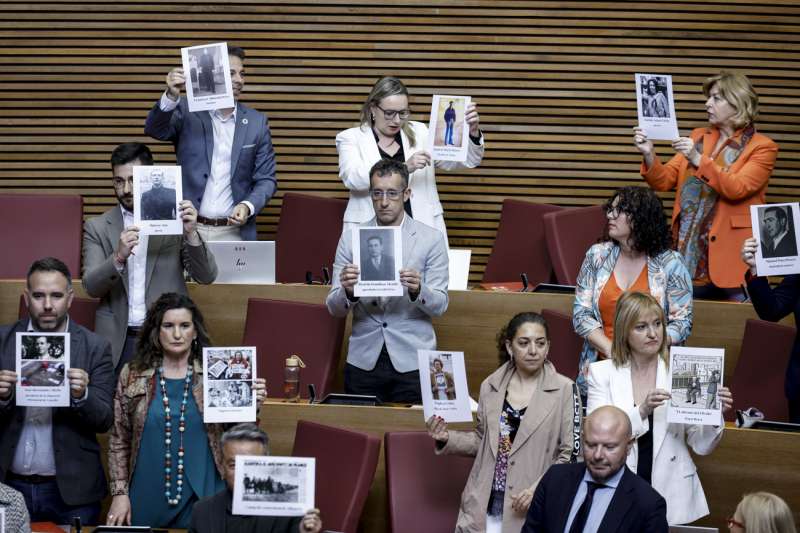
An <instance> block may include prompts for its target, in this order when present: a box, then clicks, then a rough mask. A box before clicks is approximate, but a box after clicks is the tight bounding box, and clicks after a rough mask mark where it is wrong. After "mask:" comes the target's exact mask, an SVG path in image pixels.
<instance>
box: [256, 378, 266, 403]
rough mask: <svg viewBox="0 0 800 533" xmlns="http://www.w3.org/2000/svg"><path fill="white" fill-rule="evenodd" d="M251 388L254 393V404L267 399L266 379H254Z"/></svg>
mask: <svg viewBox="0 0 800 533" xmlns="http://www.w3.org/2000/svg"><path fill="white" fill-rule="evenodd" d="M253 390H254V391H255V393H256V405H261V404H262V403H264V400H266V399H267V380H266V379H264V378H256V379H254V380H253Z"/></svg>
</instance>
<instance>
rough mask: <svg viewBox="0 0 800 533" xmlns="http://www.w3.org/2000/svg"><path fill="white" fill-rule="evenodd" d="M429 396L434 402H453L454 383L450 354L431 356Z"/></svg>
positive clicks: (454, 397)
mask: <svg viewBox="0 0 800 533" xmlns="http://www.w3.org/2000/svg"><path fill="white" fill-rule="evenodd" d="M429 361H430V364H429V371H430V374H431V395H432V396H433V399H434V400H455V399H456V382H455V380H454V379H453V360H452V357H451V356H450V354H431V355H430V357H429Z"/></svg>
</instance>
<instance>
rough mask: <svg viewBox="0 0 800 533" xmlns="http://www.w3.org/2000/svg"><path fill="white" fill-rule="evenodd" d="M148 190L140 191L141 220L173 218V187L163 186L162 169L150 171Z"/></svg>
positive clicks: (174, 201)
mask: <svg viewBox="0 0 800 533" xmlns="http://www.w3.org/2000/svg"><path fill="white" fill-rule="evenodd" d="M150 182H151V187H150V190H148V191H145V192H143V193H142V220H175V204H176V198H175V189H171V188H169V187H164V171H163V170H162V169H160V168H154V169H153V171H152V172H150Z"/></svg>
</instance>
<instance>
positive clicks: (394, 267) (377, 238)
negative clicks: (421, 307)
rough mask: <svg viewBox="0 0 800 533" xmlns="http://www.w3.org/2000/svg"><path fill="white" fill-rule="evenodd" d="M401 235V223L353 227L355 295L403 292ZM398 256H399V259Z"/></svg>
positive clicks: (382, 294)
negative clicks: (356, 273) (355, 272)
mask: <svg viewBox="0 0 800 533" xmlns="http://www.w3.org/2000/svg"><path fill="white" fill-rule="evenodd" d="M402 257H403V251H402V237H401V233H400V227H399V226H391V227H377V226H375V227H368V228H354V229H353V261H354V262H355V264H357V265H358V268H359V277H358V283H357V284H356V286H355V288H354V294H355V295H356V296H402V295H403V286H402V285H400V269H401V268H402ZM398 259H399V260H398Z"/></svg>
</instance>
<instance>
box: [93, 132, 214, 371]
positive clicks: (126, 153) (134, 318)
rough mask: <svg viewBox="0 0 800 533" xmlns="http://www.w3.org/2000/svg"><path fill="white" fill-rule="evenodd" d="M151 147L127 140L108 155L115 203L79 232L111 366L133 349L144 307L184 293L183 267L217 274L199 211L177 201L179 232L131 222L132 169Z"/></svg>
mask: <svg viewBox="0 0 800 533" xmlns="http://www.w3.org/2000/svg"><path fill="white" fill-rule="evenodd" d="M152 164H153V156H152V154H151V153H150V149H149V148H147V146H145V145H144V144H141V143H125V144H121V145H119V146H117V147H116V148H115V149H114V152H113V153H112V154H111V168H112V170H113V184H114V192H115V194H116V196H117V200H119V206H116V207H113V208H111V209H109V210H108V211H106V212H105V213H103V214H102V215H100V216H99V217H95V218H93V219H90V220H89V221H88V222H86V224H85V226H84V232H83V288H84V289H86V292H87V293H89V295H90V296H93V297H95V298H100V299H101V301H100V306H99V307H98V308H97V314H96V316H95V331H96V332H97V333H98V334H99V335H101V336H103V337H105V338H107V339H108V340H109V341H111V348H112V354H113V356H114V369H115V372H116V374H117V375H119V372H120V370H122V366H123V365H124V364H125V363H126V362H128V361H129V360H130V359H131V358H132V356H133V352H134V348H135V343H136V336H137V334H138V330H139V327H140V326H141V325H142V322H144V317H145V313H146V311H147V307H149V306H150V304H151V303H153V302H154V301H155V300H157V299H158V297H159V296H161V294H162V293H165V292H178V293H181V294H186V282H185V281H184V276H183V270H184V268H185V269H186V270H187V271H188V272H189V274H191V276H192V278H194V280H195V281H198V282H199V283H211V282H212V281H214V279H215V278H216V277H217V264H216V262H215V261H214V256H213V255H212V253H211V251H210V250H209V249H208V247H207V246H206V245H205V243H204V242H203V240H202V238H201V237H200V235H199V234H198V233H197V229H196V225H197V211H196V210H195V208H194V206H193V205H192V202H191V201H189V200H183V201H182V202H180V204H179V207H180V216H181V219H182V220H183V235H149V236H148V235H140V234H139V228H138V227H136V226H134V225H133V167H134V166H137V165H152Z"/></svg>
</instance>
